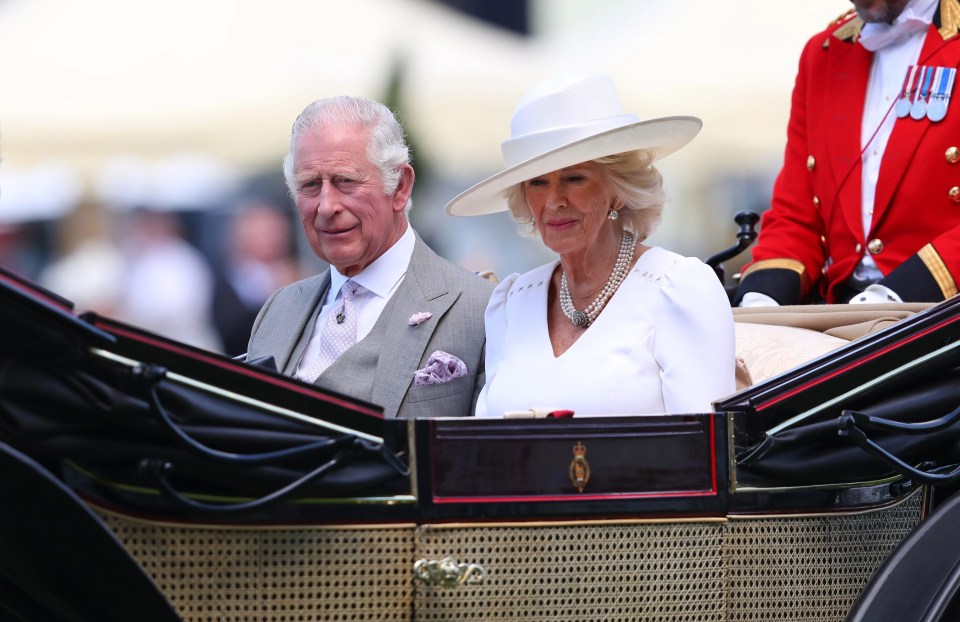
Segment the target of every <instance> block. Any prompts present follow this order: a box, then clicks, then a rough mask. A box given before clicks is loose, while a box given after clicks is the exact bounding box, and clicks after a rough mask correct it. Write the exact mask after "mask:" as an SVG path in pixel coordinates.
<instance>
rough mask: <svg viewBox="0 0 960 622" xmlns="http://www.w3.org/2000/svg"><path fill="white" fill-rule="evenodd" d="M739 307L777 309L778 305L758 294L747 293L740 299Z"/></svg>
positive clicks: (767, 297)
mask: <svg viewBox="0 0 960 622" xmlns="http://www.w3.org/2000/svg"><path fill="white" fill-rule="evenodd" d="M740 306H741V307H779V306H780V303H779V302H777V301H776V300H774V299H773V298H771V297H770V296H767V295H766V294H761V293H760V292H747V293H746V294H744V295H743V298H741V299H740Z"/></svg>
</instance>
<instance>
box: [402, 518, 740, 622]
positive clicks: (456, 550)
mask: <svg viewBox="0 0 960 622" xmlns="http://www.w3.org/2000/svg"><path fill="white" fill-rule="evenodd" d="M723 528H724V527H723V523H722V522H712V523H711V522H699V523H672V524H651V523H647V524H636V523H634V524H608V525H578V526H565V527H559V526H533V527H531V526H517V527H469V528H441V529H431V528H427V527H425V528H423V529H421V531H420V550H419V553H418V554H419V556H420V557H422V558H426V559H439V558H442V557H444V556H447V555H453V556H455V557H456V559H457V560H458V561H460V562H461V563H476V564H480V565H481V566H483V567H484V568H486V570H487V577H486V579H485V580H484V581H483V583H482V584H480V585H464V586H459V587H456V588H443V587H431V586H419V587H418V588H417V595H416V612H417V616H416V619H417V620H419V621H422V622H428V621H429V622H440V621H444V622H454V621H467V620H565V621H569V620H584V621H586V620H657V621H663V622H673V621H676V622H681V621H683V622H704V621H710V620H723V619H724V617H723V597H722V595H723V576H722V561H721V557H720V556H721V550H722V547H721V544H722V537H723Z"/></svg>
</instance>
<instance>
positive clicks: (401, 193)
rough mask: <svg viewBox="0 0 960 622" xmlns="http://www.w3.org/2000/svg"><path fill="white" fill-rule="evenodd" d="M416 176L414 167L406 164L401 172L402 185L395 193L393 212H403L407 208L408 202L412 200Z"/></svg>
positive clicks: (398, 185) (400, 184)
mask: <svg viewBox="0 0 960 622" xmlns="http://www.w3.org/2000/svg"><path fill="white" fill-rule="evenodd" d="M414 177H415V175H414V172H413V167H412V166H410V165H409V164H404V165H403V168H402V169H401V170H400V183H398V184H397V189H396V190H395V191H394V193H393V211H395V212H402V211H403V210H404V209H406V207H407V201H408V200H410V194H411V193H412V192H413V179H414Z"/></svg>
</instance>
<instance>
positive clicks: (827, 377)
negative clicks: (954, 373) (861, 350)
mask: <svg viewBox="0 0 960 622" xmlns="http://www.w3.org/2000/svg"><path fill="white" fill-rule="evenodd" d="M958 319H960V318H957V317H953V318H950V319H948V320H946V321H943V322H940V323H939V324H935V325H933V326H931V327H930V328H927V329H926V330H923V331H921V332H919V333H917V334H915V335H911V336H910V337H908V338H906V339H904V340H902V341H898V342H897V343H892V344H890V345H889V346H887V347H885V348H883V349H882V350H878V351H877V352H874V353H873V354H871V355H870V356H868V357H866V358H863V359H860V360H858V361H853V362H852V363H849V364H847V365H846V366H844V367H841V368H840V369H835V370H834V371H832V372H831V373H829V374H827V375H825V376H822V377H820V378H817V379H815V380H811V381H810V382H808V383H807V384H804V385H801V386H799V387H797V388H795V389H793V390H792V391H788V392H787V393H784V394H783V395H780V396H778V397H776V398H775V399H773V400H771V401H769V402H766V403H765V404H763V405H762V406H759V407H757V412H760V411H763V410H766V409H767V408H770V407H771V406H774V405H776V404H779V403H780V402H782V401H784V400H786V399H789V398H791V397H793V396H795V395H796V394H798V393H800V392H802V391H807V390H809V389H810V388H811V387H815V386H817V385H818V384H821V383H824V382H826V381H828V380H832V379H833V378H836V377H837V376H839V375H841V374H843V373H846V372H847V371H849V370H850V369H853V368H854V367H859V366H860V365H863V364H864V363H867V362H869V361H872V360H874V359H876V358H878V357H880V356H883V355H884V354H886V353H887V352H890V351H891V350H895V349H897V348H900V347H902V346H903V345H904V344H907V343H910V342H912V341H916V340H917V339H920V338H921V337H923V336H925V335H928V334H930V333H932V332H934V331H936V330H939V329H940V328H942V327H943V326H947V325H949V324H952V323H953V322H955V321H957V320H958Z"/></svg>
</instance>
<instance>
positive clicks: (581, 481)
mask: <svg viewBox="0 0 960 622" xmlns="http://www.w3.org/2000/svg"><path fill="white" fill-rule="evenodd" d="M569 473H570V483H571V484H573V486H574V488H576V489H577V492H583V489H584V487H586V485H587V482H589V481H590V463H589V462H587V448H586V447H585V446H584V445H583V443H581V442H580V441H577V444H576V445H574V446H573V460H571V461H570V469H569Z"/></svg>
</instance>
